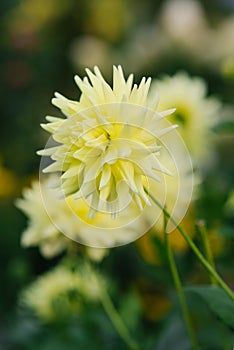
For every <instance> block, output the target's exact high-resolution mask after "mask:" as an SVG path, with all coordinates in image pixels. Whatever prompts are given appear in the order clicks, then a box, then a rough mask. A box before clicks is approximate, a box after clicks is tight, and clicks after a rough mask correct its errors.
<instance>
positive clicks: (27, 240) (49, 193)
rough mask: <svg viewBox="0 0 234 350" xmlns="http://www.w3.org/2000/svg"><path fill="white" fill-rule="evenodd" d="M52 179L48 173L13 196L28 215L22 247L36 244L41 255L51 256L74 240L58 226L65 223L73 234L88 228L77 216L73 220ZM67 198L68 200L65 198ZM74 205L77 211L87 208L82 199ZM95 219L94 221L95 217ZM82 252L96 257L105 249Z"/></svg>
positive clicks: (87, 249)
mask: <svg viewBox="0 0 234 350" xmlns="http://www.w3.org/2000/svg"><path fill="white" fill-rule="evenodd" d="M55 180H56V177H55V176H52V177H50V178H48V179H46V180H45V181H43V182H41V183H40V182H39V181H34V182H33V183H32V186H31V188H25V189H24V190H23V198H22V199H17V200H16V205H17V207H18V208H19V209H21V210H22V211H23V212H24V213H25V215H26V216H27V217H28V219H29V222H28V228H27V229H26V230H25V231H24V232H23V235H22V238H21V243H22V245H23V246H24V247H30V246H39V249H40V252H41V254H42V255H43V256H44V257H45V258H53V257H54V256H56V255H58V254H60V253H62V252H63V251H70V250H73V249H75V248H76V246H77V243H75V242H73V241H71V240H70V239H68V238H67V237H66V236H65V235H64V234H63V233H62V227H64V226H67V227H69V230H70V231H71V232H72V233H73V235H74V237H75V235H76V236H78V235H79V234H80V235H81V236H82V234H85V232H86V230H90V228H89V225H88V223H85V222H83V221H82V220H80V222H79V225H77V223H76V222H74V217H73V216H74V214H73V212H72V210H71V207H70V206H68V205H67V203H66V201H65V200H59V199H58V191H57V190H56V189H52V188H51V187H52V186H53V184H54V181H55ZM69 201H70V202H71V201H72V200H71V199H69ZM45 202H46V204H45ZM75 205H76V207H77V206H78V207H79V211H81V212H82V211H85V210H86V212H87V209H86V207H85V203H82V200H79V201H78V202H77V201H76V202H75ZM99 220H100V219H99ZM95 221H98V218H96V220H95ZM77 240H78V238H77ZM85 253H86V254H87V255H88V256H89V257H90V258H91V259H93V260H95V261H99V260H101V259H102V258H103V257H104V255H105V254H106V253H107V250H106V249H95V248H92V247H86V248H85Z"/></svg>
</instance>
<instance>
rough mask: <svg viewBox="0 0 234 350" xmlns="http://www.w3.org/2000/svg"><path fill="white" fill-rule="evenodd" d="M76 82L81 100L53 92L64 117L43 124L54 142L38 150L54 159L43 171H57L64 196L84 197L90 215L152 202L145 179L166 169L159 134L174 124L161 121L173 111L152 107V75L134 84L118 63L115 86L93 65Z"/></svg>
mask: <svg viewBox="0 0 234 350" xmlns="http://www.w3.org/2000/svg"><path fill="white" fill-rule="evenodd" d="M86 72H87V77H85V78H84V79H83V80H82V79H81V78H80V77H78V76H76V77H75V81H76V83H77V85H78V87H79V89H80V91H81V96H80V99H79V101H72V100H69V99H67V98H65V97H64V96H62V95H60V94H59V93H55V98H53V99H52V103H53V104H54V105H55V106H56V107H58V108H59V109H60V110H61V111H62V113H63V114H64V115H65V117H66V118H65V119H62V118H56V117H51V116H48V117H46V119H47V121H48V123H47V124H43V125H42V127H43V128H44V129H45V130H47V131H48V132H49V133H51V134H52V138H53V141H55V142H57V145H56V146H54V147H51V148H47V149H45V150H42V151H39V152H38V153H39V154H40V155H44V156H50V157H51V159H52V160H53V161H54V162H53V163H52V164H51V165H49V166H48V167H47V168H46V169H44V172H60V173H61V182H60V188H61V190H62V193H63V195H65V196H69V195H70V194H74V196H75V198H77V199H79V198H84V199H85V200H86V201H87V203H88V205H89V207H90V210H89V217H93V216H95V215H96V212H97V211H105V212H108V213H111V215H112V216H113V217H115V216H116V213H118V212H120V211H122V210H124V209H125V208H126V207H127V206H128V205H129V203H130V201H132V200H133V201H134V202H135V203H137V205H138V207H139V208H140V209H143V207H144V206H145V205H150V200H149V198H148V196H147V195H146V193H145V191H144V179H145V178H152V179H154V180H156V181H160V173H167V169H166V167H164V166H163V165H162V164H161V163H160V157H159V156H160V146H161V144H160V138H161V137H162V136H163V135H164V134H165V133H167V132H168V131H170V130H172V129H173V128H174V127H175V126H172V125H170V124H169V123H168V122H166V120H165V118H164V117H165V116H167V115H169V114H171V113H172V112H173V111H174V110H172V109H171V110H167V111H165V112H161V113H158V112H156V107H157V104H158V95H157V93H155V91H153V92H152V93H150V92H149V89H150V83H151V79H150V78H148V79H145V78H143V79H142V80H141V82H140V84H139V85H137V84H133V75H132V74H131V75H130V76H129V77H128V78H127V79H125V77H124V74H123V71H122V68H121V67H120V66H119V67H118V68H116V67H114V69H113V87H111V86H110V85H109V84H107V82H106V81H105V80H104V78H103V76H102V75H101V72H100V71H99V69H98V68H97V67H95V68H94V72H92V71H90V70H89V69H86Z"/></svg>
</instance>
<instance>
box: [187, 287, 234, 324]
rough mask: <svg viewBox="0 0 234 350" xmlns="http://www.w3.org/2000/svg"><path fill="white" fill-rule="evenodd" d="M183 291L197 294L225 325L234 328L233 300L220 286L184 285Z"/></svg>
mask: <svg viewBox="0 0 234 350" xmlns="http://www.w3.org/2000/svg"><path fill="white" fill-rule="evenodd" d="M185 291H186V292H192V293H196V294H197V295H199V296H200V297H201V298H202V299H203V300H204V301H205V302H206V303H207V305H208V307H209V308H210V310H211V311H212V312H213V313H214V314H215V315H216V316H218V317H219V318H220V319H221V320H222V321H223V322H224V323H225V324H226V325H228V326H229V327H232V328H234V300H232V299H231V298H230V297H229V296H228V295H227V294H226V293H225V292H224V290H223V289H222V288H220V287H217V286H194V287H193V286H191V287H186V288H185Z"/></svg>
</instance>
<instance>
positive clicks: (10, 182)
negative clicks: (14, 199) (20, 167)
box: [0, 159, 16, 197]
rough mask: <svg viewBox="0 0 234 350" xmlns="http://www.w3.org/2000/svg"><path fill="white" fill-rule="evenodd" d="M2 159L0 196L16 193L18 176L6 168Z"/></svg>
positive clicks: (0, 166) (0, 165)
mask: <svg viewBox="0 0 234 350" xmlns="http://www.w3.org/2000/svg"><path fill="white" fill-rule="evenodd" d="M1 163H2V162H1V159H0V197H6V196H9V195H11V194H12V193H14V191H15V189H16V178H15V176H14V174H13V173H12V172H11V171H10V170H8V169H6V168H4V167H3V166H2V164H1Z"/></svg>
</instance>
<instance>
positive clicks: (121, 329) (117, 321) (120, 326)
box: [101, 288, 140, 350]
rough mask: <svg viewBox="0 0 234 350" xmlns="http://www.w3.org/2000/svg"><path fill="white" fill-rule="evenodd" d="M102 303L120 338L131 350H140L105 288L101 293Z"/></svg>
mask: <svg viewBox="0 0 234 350" xmlns="http://www.w3.org/2000/svg"><path fill="white" fill-rule="evenodd" d="M101 302H102V305H103V307H104V309H105V311H106V313H107V314H108V316H109V318H110V320H111V322H112V323H113V325H114V327H115V329H116V331H117V332H118V333H119V335H120V337H121V338H122V339H123V341H124V342H125V343H126V345H127V346H128V348H129V349H130V350H140V347H139V346H138V344H137V343H136V342H135V340H134V339H132V338H131V336H130V334H129V332H128V329H127V328H126V326H125V324H124V323H123V321H122V319H121V317H120V316H119V314H118V312H117V311H116V309H115V307H114V305H113V303H112V301H111V299H110V297H109V295H108V293H107V292H106V290H105V289H104V288H102V292H101Z"/></svg>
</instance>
